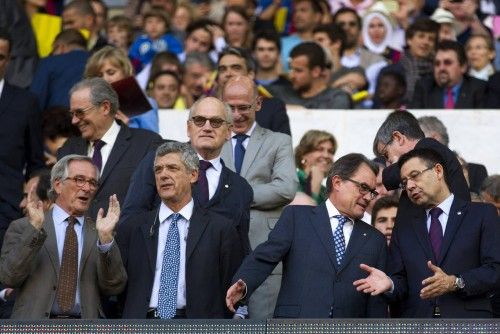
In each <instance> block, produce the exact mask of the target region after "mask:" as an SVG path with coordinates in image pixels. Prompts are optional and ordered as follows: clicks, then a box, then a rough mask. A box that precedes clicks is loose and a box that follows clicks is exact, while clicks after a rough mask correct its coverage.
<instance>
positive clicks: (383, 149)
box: [380, 138, 394, 160]
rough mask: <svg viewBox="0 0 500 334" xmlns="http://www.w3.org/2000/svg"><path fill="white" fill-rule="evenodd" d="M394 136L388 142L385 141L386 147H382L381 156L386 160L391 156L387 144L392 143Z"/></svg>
mask: <svg viewBox="0 0 500 334" xmlns="http://www.w3.org/2000/svg"><path fill="white" fill-rule="evenodd" d="M393 140H394V139H393V138H391V140H389V141H388V142H387V143H385V145H384V147H382V149H381V150H380V156H381V157H383V158H384V159H385V160H389V157H388V156H387V155H388V154H387V151H386V149H387V146H389V145H390V144H392V142H393Z"/></svg>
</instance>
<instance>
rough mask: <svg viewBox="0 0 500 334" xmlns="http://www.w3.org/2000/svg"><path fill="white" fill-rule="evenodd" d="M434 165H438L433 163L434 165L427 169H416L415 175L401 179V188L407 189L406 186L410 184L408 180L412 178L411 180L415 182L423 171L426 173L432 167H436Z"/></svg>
mask: <svg viewBox="0 0 500 334" xmlns="http://www.w3.org/2000/svg"><path fill="white" fill-rule="evenodd" d="M434 167H436V165H433V166H431V167H429V168H426V169H422V170H420V171H415V172H416V174H415V175H413V176H408V177H407V178H406V179H404V180H401V183H400V184H399V188H400V189H401V190H406V187H407V186H408V181H410V180H411V181H413V182H415V181H416V180H417V179H418V178H419V177H420V176H421V175H422V174H423V173H425V172H427V171H429V170H431V169H434Z"/></svg>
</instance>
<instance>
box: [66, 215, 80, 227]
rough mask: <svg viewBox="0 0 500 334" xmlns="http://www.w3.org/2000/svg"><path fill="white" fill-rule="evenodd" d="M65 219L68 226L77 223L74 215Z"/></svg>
mask: <svg viewBox="0 0 500 334" xmlns="http://www.w3.org/2000/svg"><path fill="white" fill-rule="evenodd" d="M66 220H67V221H68V226H70V227H73V226H75V224H76V223H78V220H76V218H75V216H69V217H68V219H66Z"/></svg>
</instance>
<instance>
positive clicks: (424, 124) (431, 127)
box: [418, 116, 450, 146]
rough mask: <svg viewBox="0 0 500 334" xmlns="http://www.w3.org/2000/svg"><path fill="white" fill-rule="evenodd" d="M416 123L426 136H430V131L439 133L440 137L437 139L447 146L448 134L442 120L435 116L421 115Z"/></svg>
mask: <svg viewBox="0 0 500 334" xmlns="http://www.w3.org/2000/svg"><path fill="white" fill-rule="evenodd" d="M418 124H420V128H421V129H422V131H424V134H425V136H426V137H430V134H431V132H435V133H437V134H438V135H439V137H440V139H437V140H438V141H439V142H441V144H443V145H446V146H448V144H449V143H450V137H449V136H448V131H447V130H446V126H444V124H443V122H441V121H440V120H439V118H437V117H436V116H422V117H419V118H418Z"/></svg>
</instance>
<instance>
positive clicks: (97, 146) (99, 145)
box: [94, 139, 106, 151]
mask: <svg viewBox="0 0 500 334" xmlns="http://www.w3.org/2000/svg"><path fill="white" fill-rule="evenodd" d="M104 145H106V142H104V141H102V140H100V139H97V140H96V141H94V150H96V151H100V150H101V148H102V147H103V146H104Z"/></svg>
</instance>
